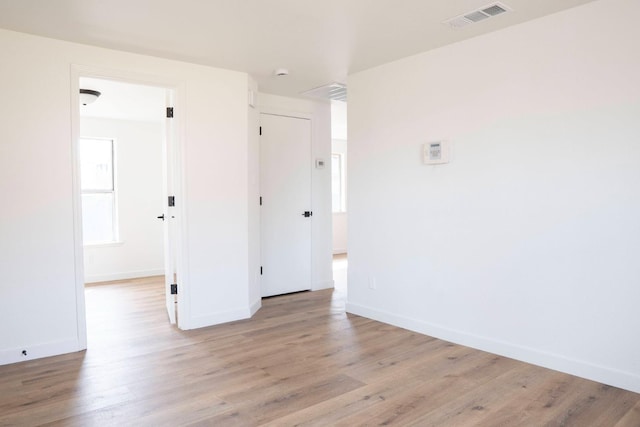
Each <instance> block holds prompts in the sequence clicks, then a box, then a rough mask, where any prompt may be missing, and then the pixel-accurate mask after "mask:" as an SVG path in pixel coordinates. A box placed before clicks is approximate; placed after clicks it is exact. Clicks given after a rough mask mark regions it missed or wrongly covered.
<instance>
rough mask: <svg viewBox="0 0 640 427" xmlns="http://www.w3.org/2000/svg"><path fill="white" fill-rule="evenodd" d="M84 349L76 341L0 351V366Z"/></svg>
mask: <svg viewBox="0 0 640 427" xmlns="http://www.w3.org/2000/svg"><path fill="white" fill-rule="evenodd" d="M85 348H86V344H84V343H81V342H79V341H78V340H68V341H58V342H54V343H48V344H40V345H36V346H31V347H30V346H25V347H18V348H13V349H9V350H2V351H0V365H8V364H10V363H17V362H24V361H27V360H34V359H40V358H43V357H50V356H58V355H60V354H65V353H73V352H76V351H81V350H84V349H85ZM23 350H26V352H27V355H26V356H23V355H22V351H23Z"/></svg>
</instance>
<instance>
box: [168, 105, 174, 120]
mask: <svg viewBox="0 0 640 427" xmlns="http://www.w3.org/2000/svg"><path fill="white" fill-rule="evenodd" d="M172 118H173V107H167V119H172Z"/></svg>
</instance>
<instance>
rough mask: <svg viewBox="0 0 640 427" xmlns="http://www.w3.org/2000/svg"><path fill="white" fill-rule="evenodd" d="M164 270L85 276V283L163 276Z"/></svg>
mask: <svg viewBox="0 0 640 427" xmlns="http://www.w3.org/2000/svg"><path fill="white" fill-rule="evenodd" d="M163 275H164V270H162V269H161V270H140V271H126V272H122V273H112V274H102V275H94V276H85V278H84V282H85V283H96V282H111V281H112V280H125V279H137V278H138V277H150V276H163Z"/></svg>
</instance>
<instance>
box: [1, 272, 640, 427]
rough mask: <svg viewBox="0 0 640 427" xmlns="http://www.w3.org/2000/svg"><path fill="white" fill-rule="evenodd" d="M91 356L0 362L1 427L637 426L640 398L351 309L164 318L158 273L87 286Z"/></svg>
mask: <svg viewBox="0 0 640 427" xmlns="http://www.w3.org/2000/svg"><path fill="white" fill-rule="evenodd" d="M86 299H87V327H88V335H89V336H88V342H89V348H88V350H87V351H86V352H79V353H72V354H66V355H62V356H57V357H51V358H46V359H39V360H32V361H27V362H22V363H17V364H13V365H6V366H0V426H10V425H11V426H37V425H52V426H82V427H85V426H93V425H96V426H105V425H106V426H109V425H117V426H122V425H136V426H165V425H166V426H181V425H192V426H243V427H244V426H260V425H269V426H293V425H300V426H358V425H364V426H372V425H401V426H408V425H416V426H421V427H422V426H429V425H438V426H447V425H450V426H466V425H469V426H486V427H489V426H491V427H493V426H544V425H548V426H561V425H563V426H580V427H582V426H607V427H610V426H617V427H629V426H633V427H639V426H640V395H638V394H635V393H631V392H628V391H624V390H621V389H618V388H615V387H610V386H605V385H603V384H599V383H595V382H592V381H587V380H583V379H580V378H577V377H572V376H570V375H566V374H562V373H559V372H555V371H551V370H548V369H544V368H540V367H536V366H533V365H528V364H526V363H522V362H518V361H515V360H512V359H508V358H505V357H500V356H496V355H492V354H489V353H485V352H481V351H478V350H473V349H470V348H468V347H464V346H460V345H455V344H452V343H448V342H445V341H441V340H438V339H435V338H432V337H428V336H425V335H421V334H417V333H415V332H411V331H407V330H404V329H400V328H396V327H393V326H390V325H386V324H382V323H379V322H376V321H373V320H370V319H366V318H363V317H359V316H355V315H349V314H346V313H345V312H344V292H342V291H339V290H338V291H335V292H334V291H332V290H325V291H318V292H303V293H298V294H291V295H285V296H281V297H274V298H269V299H265V300H263V307H262V308H261V309H260V310H259V311H258V313H256V315H255V316H254V317H253V318H252V319H249V320H243V321H238V322H232V323H229V324H225V325H218V326H213V327H208V328H202V329H197V330H191V331H180V330H178V329H177V328H175V327H173V326H171V325H170V324H169V323H168V321H167V315H166V311H165V302H164V283H163V279H162V278H160V277H155V278H143V279H135V280H130V281H117V282H110V283H105V284H95V285H91V286H88V287H87V290H86Z"/></svg>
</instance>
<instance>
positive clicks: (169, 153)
mask: <svg viewBox="0 0 640 427" xmlns="http://www.w3.org/2000/svg"><path fill="white" fill-rule="evenodd" d="M167 105H169V106H172V105H173V91H171V90H167ZM169 116H170V117H169ZM175 138H176V130H175V124H174V118H173V109H171V114H169V109H168V110H167V118H166V119H165V138H164V144H163V156H162V158H163V169H164V180H163V205H164V207H163V213H162V215H163V216H162V217H159V218H162V220H163V229H164V283H165V299H166V305H167V313H168V315H169V321H170V322H171V324H175V323H176V318H177V309H178V307H177V305H178V304H177V297H178V296H177V294H173V293H172V289H171V288H172V285H175V286H176V289H177V269H176V264H177V263H176V253H177V251H176V248H175V245H176V240H177V234H176V213H175V198H173V196H174V195H175V167H176V163H175V162H176V152H175ZM171 198H173V199H171Z"/></svg>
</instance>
